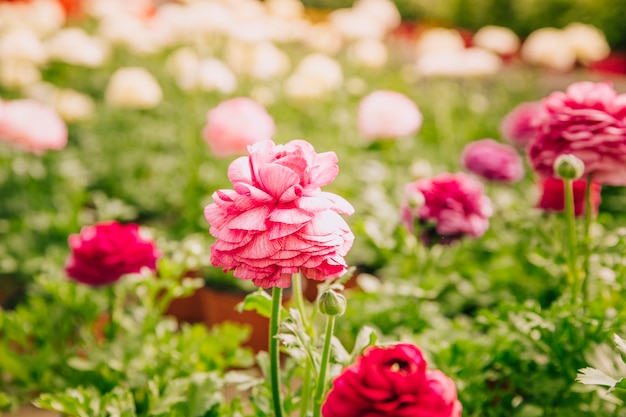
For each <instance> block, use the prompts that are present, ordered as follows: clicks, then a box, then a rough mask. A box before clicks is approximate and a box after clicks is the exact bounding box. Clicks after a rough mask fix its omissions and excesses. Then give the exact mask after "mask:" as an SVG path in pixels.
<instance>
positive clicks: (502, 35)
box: [472, 25, 520, 55]
mask: <svg viewBox="0 0 626 417" xmlns="http://www.w3.org/2000/svg"><path fill="white" fill-rule="evenodd" d="M472 43H473V44H474V45H475V46H477V47H479V48H483V49H487V50H489V51H492V52H495V53H497V54H500V55H512V54H514V53H515V52H517V51H518V49H519V47H520V40H519V37H518V36H517V35H516V34H515V32H513V31H512V30H511V29H509V28H506V27H502V26H492V25H489V26H484V27H482V28H480V29H479V30H478V32H476V34H475V35H474V37H473V38H472Z"/></svg>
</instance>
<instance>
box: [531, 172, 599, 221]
mask: <svg viewBox="0 0 626 417" xmlns="http://www.w3.org/2000/svg"><path fill="white" fill-rule="evenodd" d="M572 185H573V188H574V215H575V216H582V215H583V214H585V188H586V186H587V181H585V180H576V181H572ZM539 187H540V188H541V197H540V198H539V201H538V202H537V207H538V208H540V209H542V210H545V211H556V212H560V211H564V210H565V185H564V182H563V180H562V179H560V178H553V177H550V178H544V179H543V180H541V181H540V183H539ZM601 191H602V185H600V184H599V183H597V182H595V181H594V182H592V183H591V211H592V214H593V215H594V216H595V215H597V214H598V208H599V207H600V202H601V201H602V197H601V195H600V192H601Z"/></svg>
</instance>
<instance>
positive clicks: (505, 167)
mask: <svg viewBox="0 0 626 417" xmlns="http://www.w3.org/2000/svg"><path fill="white" fill-rule="evenodd" d="M461 162H462V163H463V166H464V167H465V168H466V169H467V170H468V171H470V172H472V173H474V174H476V175H478V176H480V177H482V178H484V179H486V180H488V181H502V182H515V181H519V180H520V179H521V178H522V177H523V176H524V166H523V165H522V159H521V158H520V156H519V155H518V154H517V151H516V150H515V148H513V147H511V146H509V145H504V144H501V143H498V142H496V141H495V140H493V139H482V140H477V141H474V142H471V143H469V144H468V145H467V146H466V147H465V148H464V149H463V153H462V155H461Z"/></svg>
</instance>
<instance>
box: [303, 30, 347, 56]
mask: <svg viewBox="0 0 626 417" xmlns="http://www.w3.org/2000/svg"><path fill="white" fill-rule="evenodd" d="M303 43H304V44H305V45H306V46H308V47H309V48H311V49H313V50H314V51H317V52H321V53H323V54H326V55H335V54H336V53H337V52H339V50H340V49H341V47H342V46H343V36H342V35H341V32H339V30H337V28H335V27H334V26H332V25H331V24H329V23H327V22H322V23H316V24H313V25H310V26H309V27H308V28H307V29H306V31H305V32H304V37H303Z"/></svg>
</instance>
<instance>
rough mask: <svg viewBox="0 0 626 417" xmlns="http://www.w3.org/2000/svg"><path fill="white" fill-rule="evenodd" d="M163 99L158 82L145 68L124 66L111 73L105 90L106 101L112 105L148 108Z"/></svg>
mask: <svg viewBox="0 0 626 417" xmlns="http://www.w3.org/2000/svg"><path fill="white" fill-rule="evenodd" d="M162 99H163V92H162V91H161V87H160V86H159V84H158V82H157V81H156V79H155V78H154V76H152V74H150V73H149V72H148V71H147V70H146V69H145V68H141V67H125V68H120V69H118V70H117V71H115V72H114V73H113V75H112V76H111V79H110V80H109V84H108V85H107V88H106V91H105V100H106V102H107V103H108V104H109V105H111V106H114V107H128V108H136V109H148V108H153V107H156V106H157V105H158V104H159V103H160V102H161V100H162Z"/></svg>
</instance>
